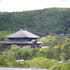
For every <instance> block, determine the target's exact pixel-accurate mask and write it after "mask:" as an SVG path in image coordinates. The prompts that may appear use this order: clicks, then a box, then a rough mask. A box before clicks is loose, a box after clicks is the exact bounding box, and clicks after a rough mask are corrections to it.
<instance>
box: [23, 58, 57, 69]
mask: <svg viewBox="0 0 70 70" xmlns="http://www.w3.org/2000/svg"><path fill="white" fill-rule="evenodd" d="M56 65H57V62H56V61H55V60H51V59H47V58H45V57H37V58H33V59H31V60H29V61H28V60H27V61H25V62H24V67H30V68H47V69H50V68H54V67H56Z"/></svg>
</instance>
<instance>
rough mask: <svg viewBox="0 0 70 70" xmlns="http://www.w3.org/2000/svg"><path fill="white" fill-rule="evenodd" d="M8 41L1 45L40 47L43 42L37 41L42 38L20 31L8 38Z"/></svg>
mask: <svg viewBox="0 0 70 70" xmlns="http://www.w3.org/2000/svg"><path fill="white" fill-rule="evenodd" d="M7 38H8V41H2V42H1V43H3V44H5V45H19V46H31V47H40V44H41V43H42V42H39V41H37V39H38V38H40V36H38V35H35V34H33V33H31V32H29V31H27V30H22V29H21V30H19V31H17V32H16V33H13V34H11V35H9V36H7Z"/></svg>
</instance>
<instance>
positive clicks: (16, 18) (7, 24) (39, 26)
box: [0, 8, 70, 35]
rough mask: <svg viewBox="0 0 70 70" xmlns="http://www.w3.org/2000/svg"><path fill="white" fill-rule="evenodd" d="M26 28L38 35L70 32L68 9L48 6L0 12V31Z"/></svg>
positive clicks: (69, 13) (69, 12)
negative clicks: (40, 8)
mask: <svg viewBox="0 0 70 70" xmlns="http://www.w3.org/2000/svg"><path fill="white" fill-rule="evenodd" d="M20 28H22V29H27V30H29V31H31V32H33V33H37V34H39V35H47V34H48V33H49V34H50V33H57V34H61V33H64V34H65V33H70V9H69V8H68V9H67V8H49V9H43V10H35V11H24V12H13V13H4V14H3V13H2V14H0V31H11V32H15V31H17V30H19V29H20Z"/></svg>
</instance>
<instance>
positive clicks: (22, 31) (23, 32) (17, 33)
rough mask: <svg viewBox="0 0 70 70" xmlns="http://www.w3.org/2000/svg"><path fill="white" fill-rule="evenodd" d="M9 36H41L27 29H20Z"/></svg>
mask: <svg viewBox="0 0 70 70" xmlns="http://www.w3.org/2000/svg"><path fill="white" fill-rule="evenodd" d="M7 37H8V38H25V37H26V38H39V37H40V36H37V35H35V34H33V33H31V32H29V31H27V30H22V29H21V30H19V31H17V32H16V33H13V34H11V35H9V36H7Z"/></svg>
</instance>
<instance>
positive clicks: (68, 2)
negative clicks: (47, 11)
mask: <svg viewBox="0 0 70 70" xmlns="http://www.w3.org/2000/svg"><path fill="white" fill-rule="evenodd" d="M49 7H63V8H66V7H67V8H70V0H0V11H6V12H7V11H9V12H12V11H26V10H36V9H43V8H49Z"/></svg>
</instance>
